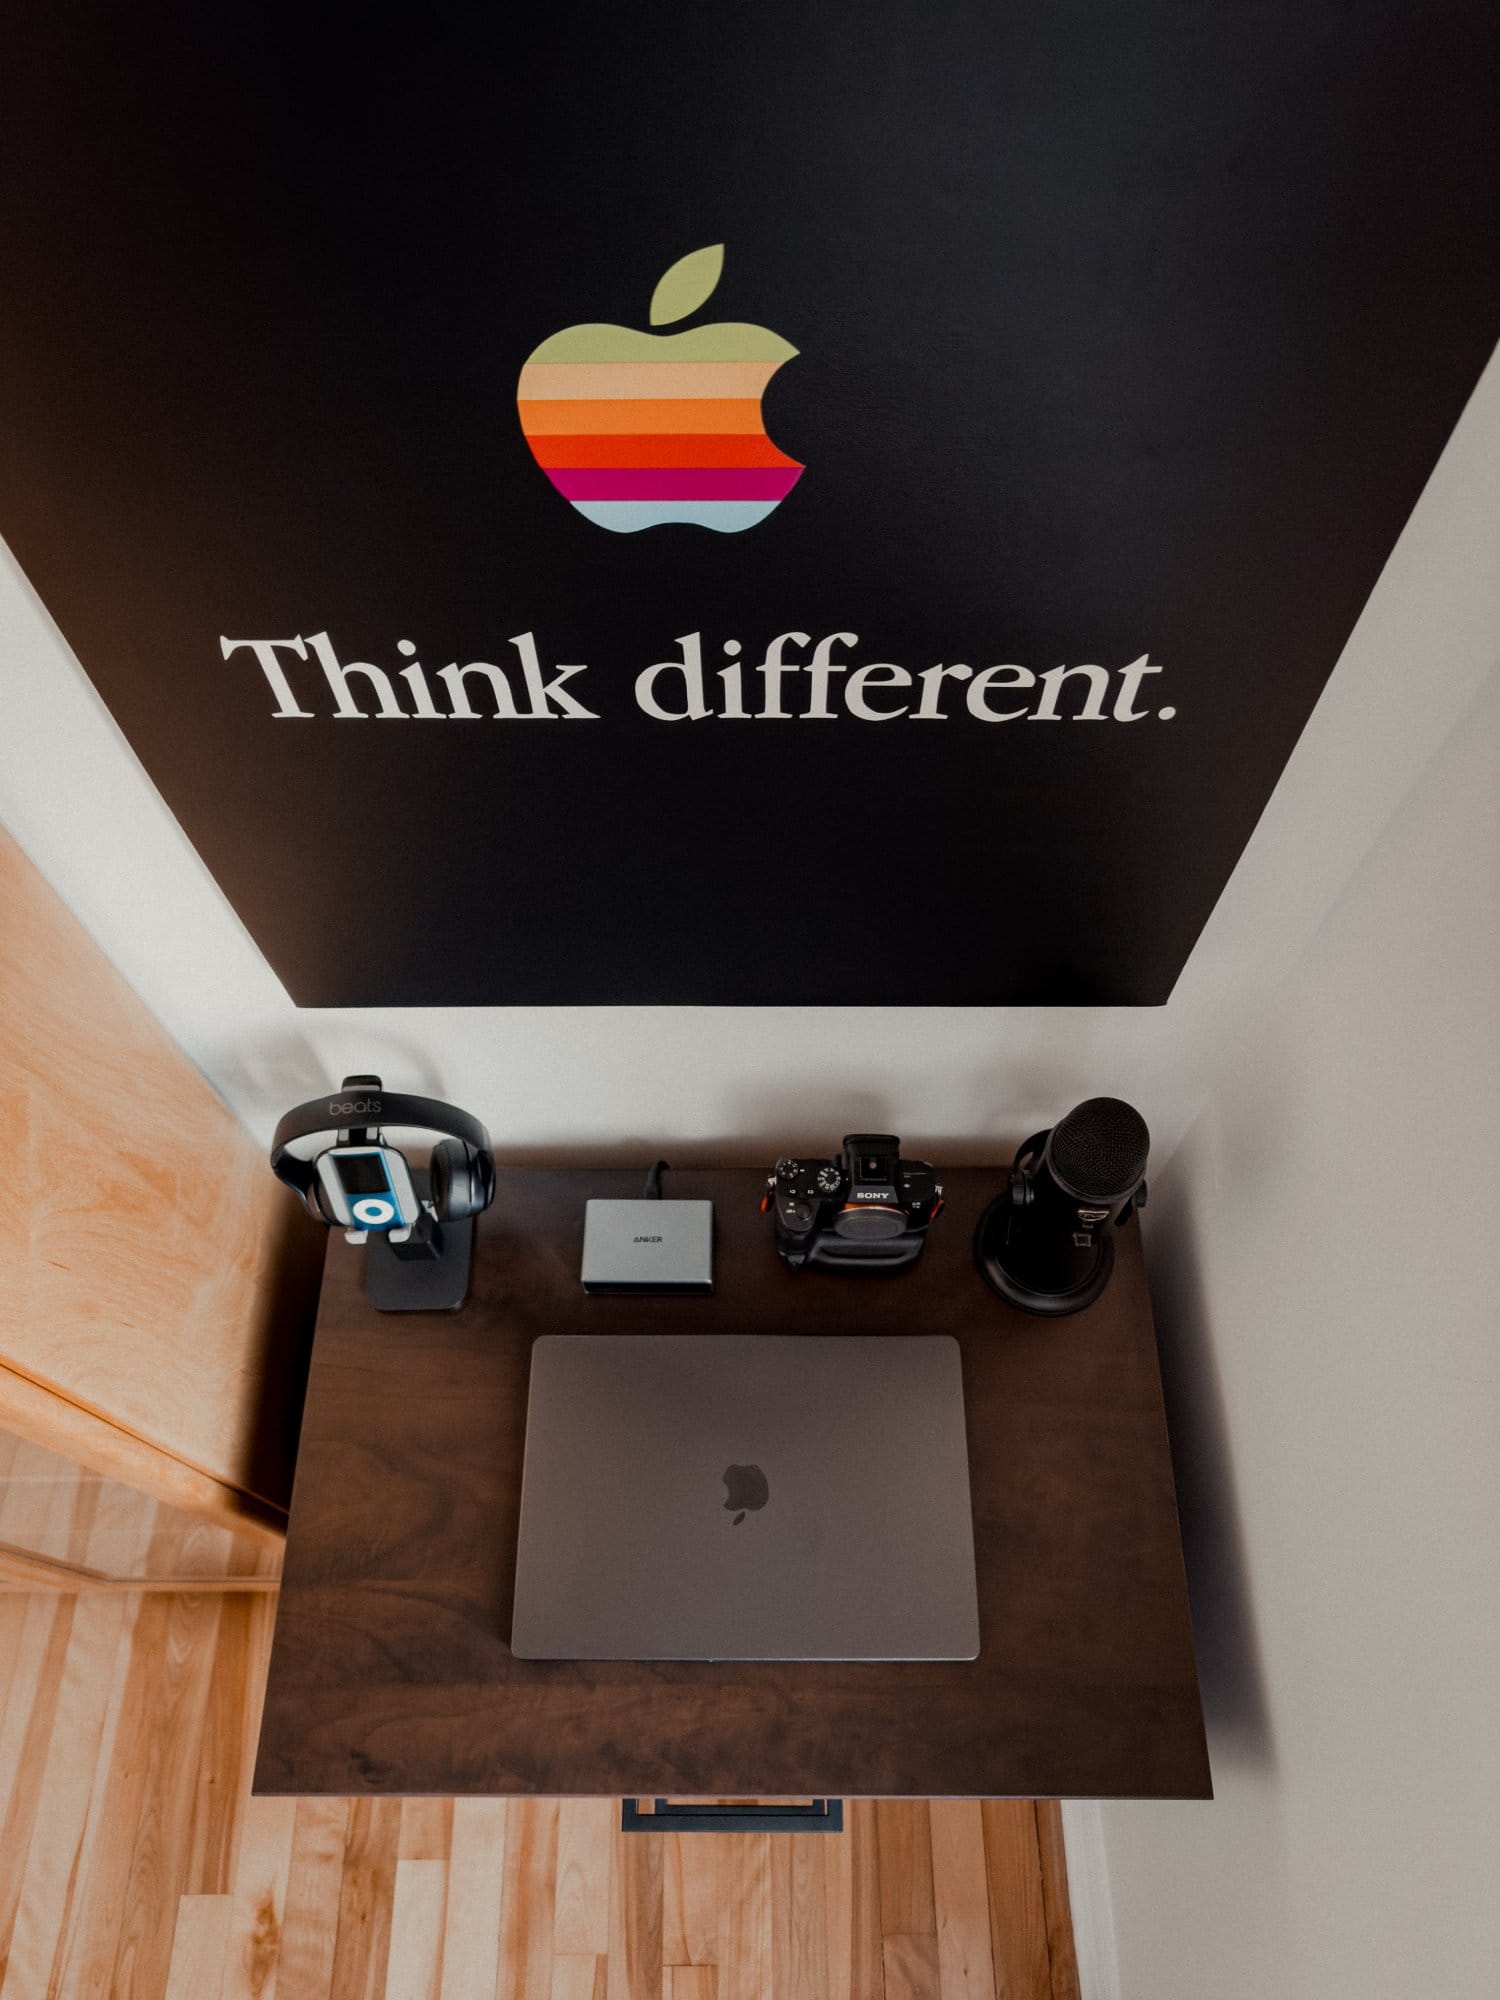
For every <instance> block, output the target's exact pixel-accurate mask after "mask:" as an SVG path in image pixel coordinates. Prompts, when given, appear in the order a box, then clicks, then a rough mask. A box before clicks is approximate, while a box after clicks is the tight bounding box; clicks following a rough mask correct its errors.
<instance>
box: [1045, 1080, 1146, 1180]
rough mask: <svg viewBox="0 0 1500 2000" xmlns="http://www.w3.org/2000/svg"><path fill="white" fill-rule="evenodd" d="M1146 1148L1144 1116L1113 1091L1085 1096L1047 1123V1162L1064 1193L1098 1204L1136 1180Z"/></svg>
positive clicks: (1144, 1164) (1142, 1165)
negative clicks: (1064, 1114) (1108, 1094)
mask: <svg viewBox="0 0 1500 2000" xmlns="http://www.w3.org/2000/svg"><path fill="white" fill-rule="evenodd" d="M1150 1149H1151V1134H1150V1133H1149V1132H1148V1131H1147V1130H1146V1121H1145V1119H1144V1118H1143V1117H1142V1116H1141V1114H1140V1112H1139V1111H1137V1110H1136V1108H1135V1106H1134V1105H1132V1104H1126V1103H1124V1102H1123V1100H1122V1099H1120V1098H1118V1097H1090V1098H1088V1099H1086V1100H1085V1102H1084V1103H1082V1104H1079V1105H1076V1106H1075V1107H1074V1109H1073V1110H1071V1111H1070V1112H1069V1113H1068V1115H1067V1117H1066V1118H1063V1119H1060V1120H1059V1121H1058V1123H1057V1124H1056V1125H1054V1126H1053V1128H1052V1134H1051V1137H1050V1138H1049V1139H1048V1141H1047V1164H1048V1166H1049V1167H1050V1168H1051V1170H1052V1174H1053V1177H1054V1179H1056V1180H1058V1181H1060V1182H1061V1183H1062V1185H1063V1186H1064V1187H1065V1188H1066V1189H1067V1190H1068V1192H1069V1193H1070V1194H1074V1195H1077V1196H1078V1197H1079V1198H1080V1199H1081V1200H1083V1201H1090V1202H1097V1203H1098V1205H1099V1206H1100V1207H1101V1208H1104V1207H1110V1206H1112V1205H1113V1204H1114V1203H1115V1202H1117V1201H1120V1200H1123V1198H1124V1197H1125V1196H1126V1195H1128V1194H1130V1193H1131V1192H1132V1191H1133V1190H1134V1189H1135V1188H1136V1187H1138V1186H1139V1185H1140V1181H1141V1177H1142V1175H1143V1174H1144V1173H1145V1171H1146V1159H1147V1155H1148V1154H1149V1152H1150Z"/></svg>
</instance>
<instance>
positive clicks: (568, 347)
mask: <svg viewBox="0 0 1500 2000" xmlns="http://www.w3.org/2000/svg"><path fill="white" fill-rule="evenodd" d="M723 268H724V246H723V244H722V243H714V244H711V245H710V246H709V247H708V249H706V250H694V251H693V252H692V254H691V255H690V256H687V257H683V258H681V259H679V261H678V262H677V263H675V264H674V265H673V266H672V268H671V269H670V270H669V271H668V272H667V273H666V275H665V276H664V277H663V278H662V281H661V283H660V284H659V285H658V286H657V288H656V290H655V291H654V292H653V293H652V295H651V324H652V325H653V326H671V325H672V324H674V322H676V321H677V320H680V319H686V318H687V316H688V314H689V313H695V312H697V310H698V308H699V307H700V306H701V305H702V304H703V303H704V301H705V300H706V299H707V298H708V296H709V294H710V293H711V292H712V291H713V288H714V286H715V285H717V284H718V282H719V274H720V272H721V271H722V270H723ZM796 352H797V350H796V348H795V347H793V346H792V345H791V343H790V342H789V341H785V340H783V339H782V338H781V336H780V334H778V333H772V332H771V330H770V329H769V328H768V327H764V326H747V325H743V324H741V323H739V322H737V321H733V320H725V321H723V322H721V323H720V324H719V325H717V326H698V327H693V328H691V329H689V330H688V331H687V332H685V333H668V334H653V333H643V332H641V331H640V330H639V328H636V327H630V326H605V325H599V324H591V325H584V326H565V327H564V328H563V330H562V332H561V333H554V334H553V335H552V336H551V338H550V339H548V340H544V341H543V342H542V344H541V346H540V347H538V348H537V349H536V350H535V352H534V353H533V354H532V355H531V357H530V359H529V360H528V361H527V363H526V365H525V367H524V368H523V369H522V370H521V379H520V382H519V383H518V384H517V387H516V403H517V406H518V408H519V410H520V413H521V429H522V430H523V431H524V432H525V433H526V442H527V443H528V444H529V445H530V446H531V449H532V453H533V455H534V456H535V458H536V462H537V464H538V465H539V466H540V467H541V468H542V470H543V471H544V472H545V473H546V475H547V477H548V478H549V479H550V480H551V481H552V484H553V485H554V486H555V487H556V488H557V490H558V492H559V493H561V494H562V495H563V497H564V499H567V500H571V501H572V503H573V505H574V506H575V507H576V508H577V509H578V511H579V513H580V514H582V515H584V516H585V518H586V519H588V520H590V521H595V522H597V523H598V525H599V526H600V527H601V528H609V529H610V530H611V531H612V532H613V533H615V534H617V535H633V534H636V533H638V532H639V531H640V530H641V529H642V528H657V527H661V526H663V525H664V524H665V523H667V522H669V521H688V522H691V523H693V524H694V525H695V526H697V527H700V528H714V529H716V530H717V531H718V532H719V533H720V534H721V535H737V534H739V533H740V531H741V530H742V529H744V528H753V527H754V526H755V524H756V523H757V522H758V521H763V520H764V519H765V518H766V516H767V514H770V513H773V512H774V511H775V509H776V508H777V507H778V506H780V504H781V502H782V501H783V500H784V499H785V498H786V496H787V494H788V493H790V492H791V490H792V488H793V487H794V486H795V485H796V483H797V481H798V479H799V478H800V477H801V476H802V467H801V466H800V465H799V464H798V463H797V461H796V459H794V458H788V457H787V456H786V454H785V453H784V452H780V451H778V450H777V449H776V447H775V445H774V444H772V442H771V440H770V439H769V438H768V437H767V436H766V427H765V424H764V422H763V420H762V417H761V408H760V399H761V397H762V395H764V393H765V388H766V384H767V383H768V382H769V381H770V379H771V377H772V376H773V375H774V374H775V373H776V370H777V369H778V368H779V367H780V366H781V364H782V363H783V362H784V361H790V360H791V359H792V357H793V355H795V354H796Z"/></svg>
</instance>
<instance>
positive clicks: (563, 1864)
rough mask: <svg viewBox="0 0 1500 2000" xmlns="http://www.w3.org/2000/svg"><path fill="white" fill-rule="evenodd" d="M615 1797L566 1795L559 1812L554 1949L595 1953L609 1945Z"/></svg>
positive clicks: (616, 1820)
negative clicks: (598, 1797) (597, 1797)
mask: <svg viewBox="0 0 1500 2000" xmlns="http://www.w3.org/2000/svg"><path fill="white" fill-rule="evenodd" d="M619 1819H620V1808H619V1805H618V1803H617V1802H616V1801H615V1800H614V1799H564V1800H562V1802H561V1803H560V1805H559V1807H558V1815H557V1899H556V1906H555V1908H554V1911H553V1918H552V1949H553V1951H554V1952H557V1953H559V1954H562V1955H566V1956H574V1955H582V1956H586V1957H589V1958H597V1957H599V1956H601V1955H602V1954H604V1953H606V1952H608V1950H609V1873H610V1866H609V1863H610V1844H611V1842H612V1841H613V1840H614V1839H617V1838H619V1837H620V1835H619Z"/></svg>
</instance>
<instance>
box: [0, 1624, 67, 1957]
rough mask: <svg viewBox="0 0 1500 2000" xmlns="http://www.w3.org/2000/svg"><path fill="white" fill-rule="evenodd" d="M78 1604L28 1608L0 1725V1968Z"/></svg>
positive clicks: (7, 1946) (18, 1898)
mask: <svg viewBox="0 0 1500 2000" xmlns="http://www.w3.org/2000/svg"><path fill="white" fill-rule="evenodd" d="M75 1609H76V1601H75V1600H74V1599H72V1598H67V1597H63V1598H57V1597H52V1596H49V1595H45V1594H44V1593H42V1592H41V1591H38V1592H37V1593H36V1594H35V1595H34V1597H33V1599H32V1601H31V1603H30V1605H29V1606H28V1607H27V1617H26V1628H25V1631H24V1632H23V1634H22V1640H21V1650H20V1654H19V1656H18V1663H17V1673H16V1677H15V1680H14V1682H13V1684H12V1688H11V1697H10V1700H9V1701H8V1702H7V1704H6V1711H5V1720H4V1723H3V1725H0V1771H3V1772H6V1773H8V1774H10V1775H9V1796H8V1798H7V1799H6V1801H5V1809H4V1814H3V1817H0V1965H3V1964H5V1962H6V1960H7V1959H8V1958H9V1955H10V1943H11V1933H12V1932H13V1930H14V1929H15V1923H16V1915H17V1912H18V1911H19V1909H20V1906H21V1885H22V1883H23V1881H24V1880H25V1875H26V1863H27V1860H28V1857H29V1855H30V1852H31V1839H32V1833H33V1830H34V1827H35V1822H36V1814H37V1807H38V1804H39V1802H40V1799H41V1795H42V1779H43V1776H44V1774H45V1772H46V1768H47V1751H48V1747H49V1745H50V1744H51V1741H52V1724H53V1721H54V1719H55V1717H56V1714H57V1703H58V1696H59V1694H60V1692H61V1688H62V1674H63V1664H64V1662H65V1661H66V1659H67V1656H68V1641H69V1639H70V1638H71V1636H72V1631H73V1618H74V1613H75Z"/></svg>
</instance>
